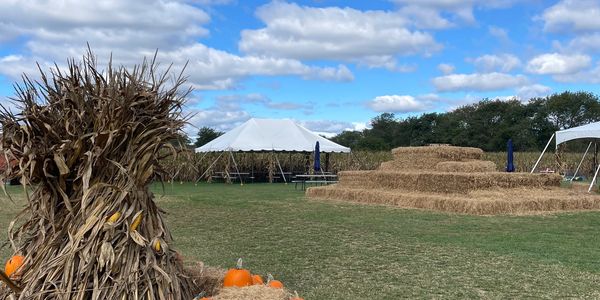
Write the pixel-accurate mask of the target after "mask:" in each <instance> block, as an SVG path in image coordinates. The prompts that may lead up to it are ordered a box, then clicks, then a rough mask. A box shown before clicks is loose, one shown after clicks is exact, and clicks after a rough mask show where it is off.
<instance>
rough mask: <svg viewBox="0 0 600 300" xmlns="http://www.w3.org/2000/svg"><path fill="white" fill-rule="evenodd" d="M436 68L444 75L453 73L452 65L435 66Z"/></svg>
mask: <svg viewBox="0 0 600 300" xmlns="http://www.w3.org/2000/svg"><path fill="white" fill-rule="evenodd" d="M437 68H438V70H440V71H441V72H442V73H444V74H445V75H446V74H450V73H452V72H454V69H455V68H454V65H451V64H439V65H438V66H437Z"/></svg>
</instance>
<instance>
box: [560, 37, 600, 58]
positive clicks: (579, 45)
mask: <svg viewBox="0 0 600 300" xmlns="http://www.w3.org/2000/svg"><path fill="white" fill-rule="evenodd" d="M568 49H569V50H570V51H584V52H585V51H591V52H597V53H600V32H598V33H592V34H582V35H578V36H577V37H575V38H574V39H572V40H571V41H570V42H569V45H568Z"/></svg>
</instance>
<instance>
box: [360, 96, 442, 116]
mask: <svg viewBox="0 0 600 300" xmlns="http://www.w3.org/2000/svg"><path fill="white" fill-rule="evenodd" d="M433 98H435V96H434V97H433ZM431 100H432V95H423V96H418V97H416V98H415V97H413V96H410V95H384V96H377V97H375V98H374V99H373V100H371V101H369V102H368V103H367V106H369V107H370V108H371V109H372V110H374V111H376V112H400V113H407V112H419V111H424V110H426V109H428V108H429V107H430V105H429V104H430V102H431Z"/></svg>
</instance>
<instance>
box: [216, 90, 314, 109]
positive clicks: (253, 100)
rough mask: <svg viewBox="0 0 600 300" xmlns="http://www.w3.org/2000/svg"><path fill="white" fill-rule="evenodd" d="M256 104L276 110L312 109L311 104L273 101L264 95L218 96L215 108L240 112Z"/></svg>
mask: <svg viewBox="0 0 600 300" xmlns="http://www.w3.org/2000/svg"><path fill="white" fill-rule="evenodd" d="M246 104H255V105H261V106H264V107H266V108H270V109H274V110H300V109H304V110H306V109H310V104H307V103H305V104H300V103H295V102H285V101H273V100H271V99H270V98H269V97H267V96H265V95H263V94H256V93H254V94H247V95H224V96H218V97H217V99H216V104H215V107H218V108H219V109H221V110H239V109H241V107H242V106H243V105H246Z"/></svg>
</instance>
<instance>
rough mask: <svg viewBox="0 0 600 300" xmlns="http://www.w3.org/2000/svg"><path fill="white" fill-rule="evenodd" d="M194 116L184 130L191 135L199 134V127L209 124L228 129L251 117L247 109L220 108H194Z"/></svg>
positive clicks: (217, 128)
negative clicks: (227, 109) (231, 109)
mask: <svg viewBox="0 0 600 300" xmlns="http://www.w3.org/2000/svg"><path fill="white" fill-rule="evenodd" d="M191 113H192V114H193V116H192V118H190V119H189V120H188V123H189V125H187V126H185V128H184V131H185V133H186V134H187V135H188V136H190V137H195V136H196V135H197V134H198V129H199V128H201V127H203V126H207V127H211V128H214V129H216V130H218V131H228V130H231V129H232V128H234V127H235V126H238V125H240V124H242V123H243V122H245V121H247V120H248V119H250V118H251V116H250V114H249V113H248V112H246V111H243V110H240V111H223V110H219V109H206V110H192V111H191Z"/></svg>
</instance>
